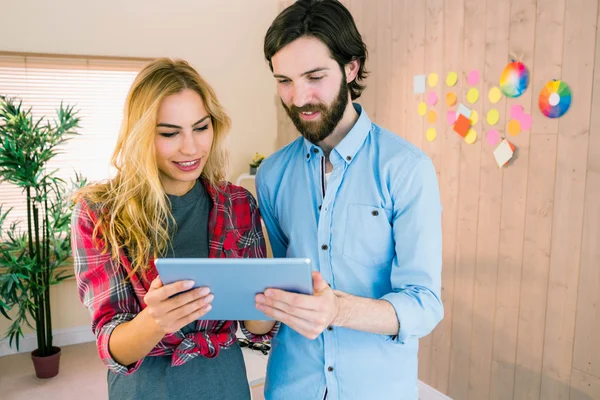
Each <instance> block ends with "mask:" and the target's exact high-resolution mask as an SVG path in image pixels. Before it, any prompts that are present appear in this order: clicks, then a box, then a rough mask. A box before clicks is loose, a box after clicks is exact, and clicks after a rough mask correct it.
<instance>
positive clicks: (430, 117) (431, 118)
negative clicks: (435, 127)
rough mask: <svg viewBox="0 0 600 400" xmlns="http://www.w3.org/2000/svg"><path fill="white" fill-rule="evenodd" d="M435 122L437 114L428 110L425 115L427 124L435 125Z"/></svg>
mask: <svg viewBox="0 0 600 400" xmlns="http://www.w3.org/2000/svg"><path fill="white" fill-rule="evenodd" d="M435 121H437V113H436V112H435V110H429V112H428V113H427V122H429V123H430V124H435Z"/></svg>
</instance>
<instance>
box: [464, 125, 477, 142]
mask: <svg viewBox="0 0 600 400" xmlns="http://www.w3.org/2000/svg"><path fill="white" fill-rule="evenodd" d="M476 140H477V132H475V129H473V128H471V129H469V131H468V132H467V135H466V136H465V142H467V143H468V144H473V143H475V141H476Z"/></svg>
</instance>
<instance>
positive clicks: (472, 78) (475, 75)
mask: <svg viewBox="0 0 600 400" xmlns="http://www.w3.org/2000/svg"><path fill="white" fill-rule="evenodd" d="M467 82H469V85H473V86H475V85H477V83H478V82H479V71H477V70H476V69H474V70H473V71H471V72H469V76H468V77H467Z"/></svg>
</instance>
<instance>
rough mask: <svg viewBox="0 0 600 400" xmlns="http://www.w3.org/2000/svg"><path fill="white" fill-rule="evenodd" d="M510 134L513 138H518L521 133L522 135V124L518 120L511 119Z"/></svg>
mask: <svg viewBox="0 0 600 400" xmlns="http://www.w3.org/2000/svg"><path fill="white" fill-rule="evenodd" d="M508 133H510V134H511V135H513V136H517V135H518V134H519V133H521V123H520V122H519V121H518V120H516V119H511V120H510V121H509V122H508Z"/></svg>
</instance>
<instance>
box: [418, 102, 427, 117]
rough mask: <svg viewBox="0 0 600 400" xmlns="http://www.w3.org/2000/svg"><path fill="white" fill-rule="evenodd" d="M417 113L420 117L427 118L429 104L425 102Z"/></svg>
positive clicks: (420, 104)
mask: <svg viewBox="0 0 600 400" xmlns="http://www.w3.org/2000/svg"><path fill="white" fill-rule="evenodd" d="M417 112H418V113H419V115H420V116H421V117H423V116H425V114H426V113H427V104H425V102H424V101H422V102H420V103H419V108H418V110H417Z"/></svg>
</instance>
